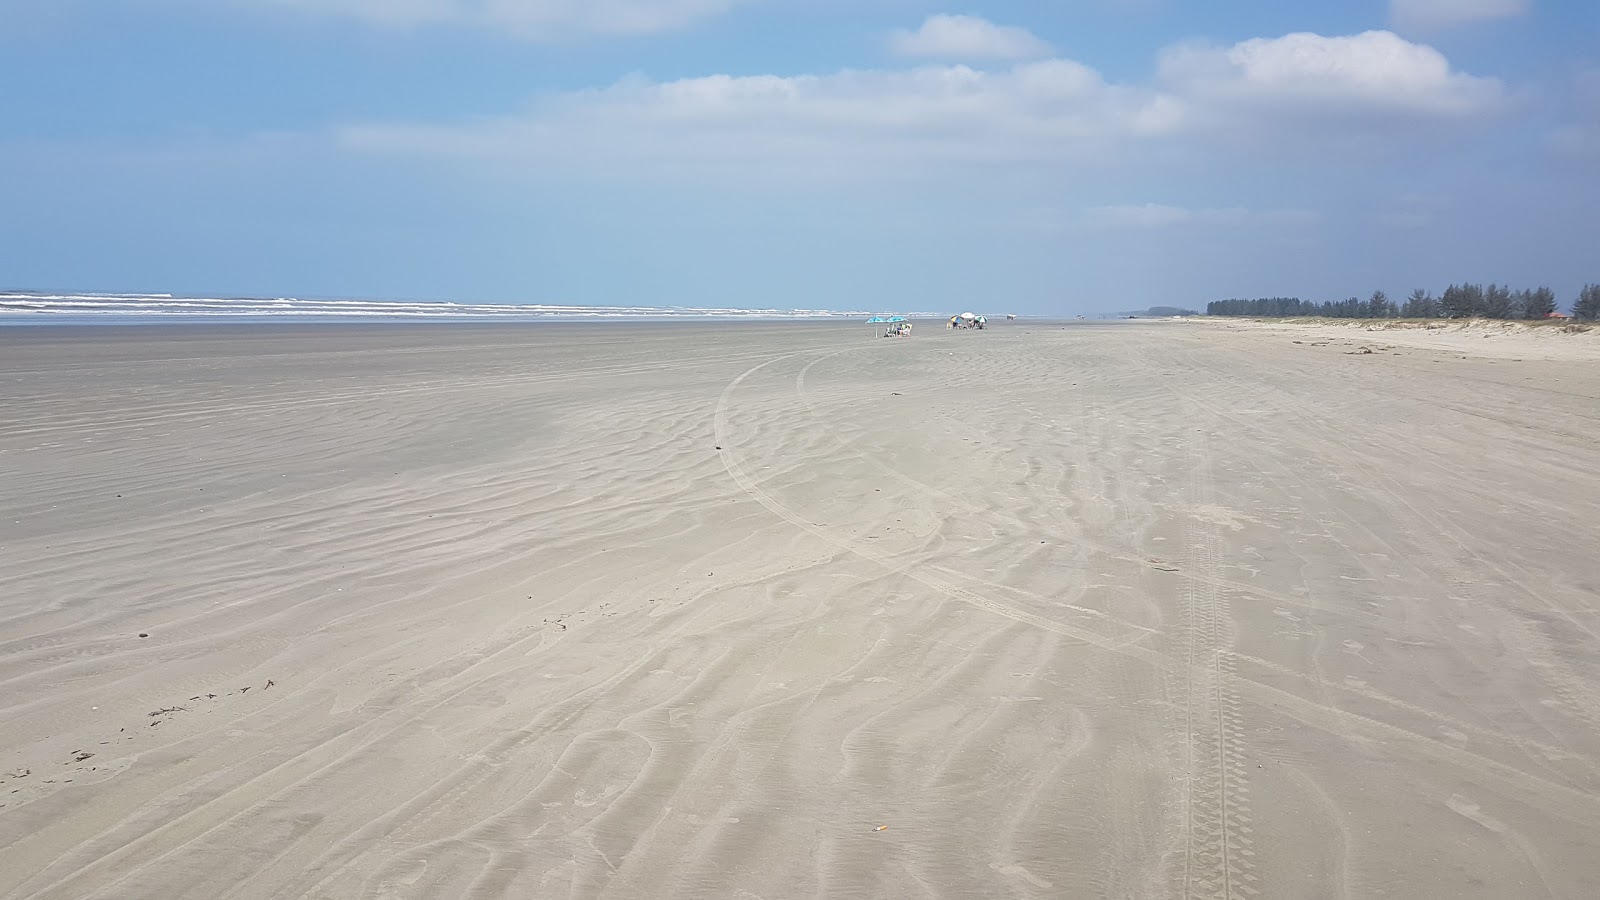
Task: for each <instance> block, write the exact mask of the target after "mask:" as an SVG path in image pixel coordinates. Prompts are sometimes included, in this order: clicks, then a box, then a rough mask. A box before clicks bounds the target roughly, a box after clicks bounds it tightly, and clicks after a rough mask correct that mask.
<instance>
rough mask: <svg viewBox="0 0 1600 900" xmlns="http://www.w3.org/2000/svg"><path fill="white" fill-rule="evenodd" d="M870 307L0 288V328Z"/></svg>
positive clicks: (801, 312)
mask: <svg viewBox="0 0 1600 900" xmlns="http://www.w3.org/2000/svg"><path fill="white" fill-rule="evenodd" d="M874 312H881V310H880V311H872V310H848V311H847V310H822V309H759V308H749V309H726V308H713V307H655V306H575V305H551V304H513V303H500V304H493V303H450V302H443V301H410V300H304V299H298V298H293V297H274V298H258V297H175V296H173V295H170V294H66V293H56V294H52V293H38V292H22V291H13V292H0V326H4V325H138V324H173V323H180V322H189V323H194V324H219V323H230V322H282V323H306V322H327V321H346V322H350V321H359V322H537V321H542V320H579V321H602V320H607V319H617V320H633V321H641V320H674V319H686V320H687V319H699V320H705V319H730V320H738V319H746V320H782V319H818V318H836V319H841V320H851V319H860V318H864V317H866V316H870V315H873V314H874Z"/></svg>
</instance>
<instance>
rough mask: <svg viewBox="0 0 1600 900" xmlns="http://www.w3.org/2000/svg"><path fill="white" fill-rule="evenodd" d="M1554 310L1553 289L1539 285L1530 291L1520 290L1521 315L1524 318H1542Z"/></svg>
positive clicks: (1554, 296)
mask: <svg viewBox="0 0 1600 900" xmlns="http://www.w3.org/2000/svg"><path fill="white" fill-rule="evenodd" d="M1555 311H1556V292H1555V291H1552V290H1550V289H1549V288H1547V287H1539V288H1536V289H1534V290H1531V291H1523V292H1522V317H1523V318H1524V319H1543V318H1545V317H1547V316H1549V315H1550V314H1551V313H1553V312H1555Z"/></svg>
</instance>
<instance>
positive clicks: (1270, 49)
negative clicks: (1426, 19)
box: [1161, 31, 1504, 120]
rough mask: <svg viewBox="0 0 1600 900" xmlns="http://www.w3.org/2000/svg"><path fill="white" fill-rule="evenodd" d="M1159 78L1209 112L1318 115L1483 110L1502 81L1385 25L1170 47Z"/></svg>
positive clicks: (1449, 113) (1444, 114)
mask: <svg viewBox="0 0 1600 900" xmlns="http://www.w3.org/2000/svg"><path fill="white" fill-rule="evenodd" d="M1161 77H1162V80H1163V82H1164V83H1165V84H1167V85H1168V86H1169V88H1170V89H1171V90H1173V91H1175V92H1178V93H1180V94H1183V95H1185V96H1188V97H1191V98H1195V99H1196V100H1197V101H1199V102H1200V103H1201V104H1202V105H1205V106H1208V107H1211V108H1212V109H1213V110H1214V111H1227V110H1235V111H1237V110H1239V109H1244V108H1248V109H1252V110H1254V111H1256V112H1257V113H1258V114H1259V113H1272V114H1276V115H1288V116H1292V117H1294V118H1305V117H1316V118H1322V119H1324V120H1326V119H1328V118H1330V117H1334V116H1338V115H1341V114H1354V115H1358V116H1381V115H1394V114H1400V115H1404V116H1417V115H1423V116H1433V117H1452V116H1465V115H1471V114H1474V113H1479V112H1483V111H1486V110H1488V109H1490V108H1492V107H1494V106H1495V105H1497V104H1498V103H1499V102H1500V100H1501V97H1502V94H1503V92H1504V91H1503V87H1502V85H1501V84H1500V82H1499V81H1498V80H1496V79H1493V78H1477V77H1474V76H1471V75H1466V74H1463V73H1461V72H1457V71H1455V70H1454V69H1452V68H1451V66H1450V61H1449V60H1448V59H1446V58H1445V57H1444V54H1442V53H1440V52H1439V51H1437V50H1435V49H1433V48H1432V47H1429V46H1427V45H1425V44H1414V43H1411V42H1410V41H1407V40H1405V39H1404V38H1401V37H1399V36H1398V35H1395V34H1393V33H1391V32H1387V31H1368V32H1365V33H1363V34H1357V35H1351V36H1348V37H1324V36H1322V35H1319V34H1309V33H1297V34H1289V35H1285V36H1283V37H1280V38H1255V39H1253V40H1248V41H1244V42H1242V43H1238V44H1235V45H1233V46H1232V47H1228V48H1218V47H1203V46H1187V47H1179V48H1174V49H1171V50H1168V51H1167V52H1166V53H1164V54H1163V56H1162V60H1161Z"/></svg>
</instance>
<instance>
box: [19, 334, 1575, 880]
mask: <svg viewBox="0 0 1600 900" xmlns="http://www.w3.org/2000/svg"><path fill="white" fill-rule="evenodd" d="M1350 337H1351V338H1352V339H1353V340H1355V341H1356V343H1357V344H1363V345H1366V346H1368V347H1370V348H1371V349H1372V350H1373V351H1374V352H1370V353H1364V352H1360V351H1359V349H1358V348H1357V347H1355V346H1347V345H1346V344H1344V343H1341V339H1340V338H1338V336H1337V335H1334V336H1333V337H1331V338H1329V339H1328V340H1319V339H1313V338H1312V337H1309V336H1307V335H1302V334H1292V333H1289V332H1287V331H1283V330H1274V329H1269V328H1229V327H1214V326H1207V327H1199V326H1191V325H1185V324H1183V323H1177V322H1148V323H1147V322H1119V323H1108V324H1095V323H1089V324H1082V323H1073V324H1068V325H1061V324H1049V323H1039V322H1016V323H1004V324H998V325H997V326H996V327H995V328H993V329H991V330H989V331H986V332H965V333H962V332H947V331H944V330H942V329H940V328H939V327H938V326H937V324H933V323H930V324H928V325H926V326H922V327H921V328H919V330H918V331H917V333H916V335H915V336H914V337H911V338H905V339H900V338H896V339H883V338H878V337H875V336H873V332H872V330H871V329H870V328H869V327H868V326H865V325H857V324H848V325H844V324H806V323H775V324H754V323H739V324H688V323H670V324H654V325H642V324H641V325H631V324H608V325H583V324H547V325H531V326H514V327H495V326H465V325H436V326H415V327H407V326H390V327H381V326H370V325H368V326H320V327H313V326H307V327H278V326H261V327H226V328H225V327H216V328H212V327H205V326H191V327H149V328H120V329H101V328H11V329H0V461H3V465H0V897H6V898H38V900H67V898H74V900H78V898H161V900H173V898H196V900H220V898H236V900H253V898H299V897H310V898H327V900H345V898H415V900H424V898H454V897H463V898H502V897H504V898H512V897H516V898H525V897H563V898H602V897H603V898H667V897H671V898H710V897H739V898H765V900H776V898H790V897H828V898H837V897H870V898H877V897H886V898H887V897H983V898H1000V897H1016V898H1023V897H1107V898H1143V897H1158V898H1168V897H1170V898H1217V897H1220V898H1255V897H1261V898H1322V897H1328V898H1369V897H1394V898H1436V897H1437V898H1444V897H1451V898H1461V897H1470V898H1496V900H1504V898H1534V897H1560V898H1575V897H1593V896H1597V895H1600V653H1597V652H1596V651H1597V649H1600V557H1597V553H1600V473H1597V470H1596V461H1597V460H1600V365H1597V363H1596V361H1595V357H1593V356H1592V355H1591V353H1590V350H1589V349H1587V348H1589V347H1590V346H1591V344H1592V343H1593V342H1589V341H1587V338H1588V337H1589V336H1586V335H1573V336H1571V337H1572V338H1573V340H1572V341H1570V342H1568V343H1561V342H1560V341H1556V340H1550V339H1547V338H1545V337H1542V336H1541V337H1538V338H1529V339H1528V340H1536V341H1538V343H1537V345H1533V344H1530V345H1529V346H1530V347H1531V348H1533V349H1535V350H1537V351H1538V352H1526V353H1522V352H1515V351H1514V350H1513V351H1507V350H1506V347H1507V346H1508V344H1507V343H1506V342H1507V341H1515V340H1519V339H1521V338H1518V337H1516V336H1501V337H1496V338H1494V339H1492V340H1491V339H1483V338H1477V337H1472V338H1462V339H1460V340H1454V339H1452V341H1450V342H1447V345H1442V346H1438V347H1430V346H1427V345H1424V344H1417V343H1416V341H1415V340H1414V339H1412V340H1411V342H1410V343H1406V342H1405V340H1402V339H1398V338H1397V339H1393V340H1391V339H1388V338H1385V337H1383V336H1370V335H1365V334H1358V335H1351V336H1350ZM1477 345H1483V346H1484V347H1485V348H1486V349H1484V350H1482V351H1478V350H1474V349H1473V348H1474V346H1477ZM1488 347H1493V348H1494V349H1493V350H1492V351H1491V350H1489V349H1487V348H1488ZM1552 348H1553V349H1552Z"/></svg>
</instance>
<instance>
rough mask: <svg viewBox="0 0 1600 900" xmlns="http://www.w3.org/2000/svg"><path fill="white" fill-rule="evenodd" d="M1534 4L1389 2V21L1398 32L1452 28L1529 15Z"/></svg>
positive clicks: (1520, 0) (1501, 0) (1508, 0)
mask: <svg viewBox="0 0 1600 900" xmlns="http://www.w3.org/2000/svg"><path fill="white" fill-rule="evenodd" d="M1532 5H1533V0H1389V21H1390V22H1392V23H1394V25H1395V26H1396V27H1398V28H1403V29H1406V28H1422V29H1427V28H1449V27H1451V26H1454V25H1465V24H1468V23H1470V22H1483V21H1488V20H1491V19H1506V18H1510V17H1512V16H1520V15H1522V14H1524V13H1526V12H1527V11H1528V9H1529V7H1531V6H1532Z"/></svg>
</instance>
